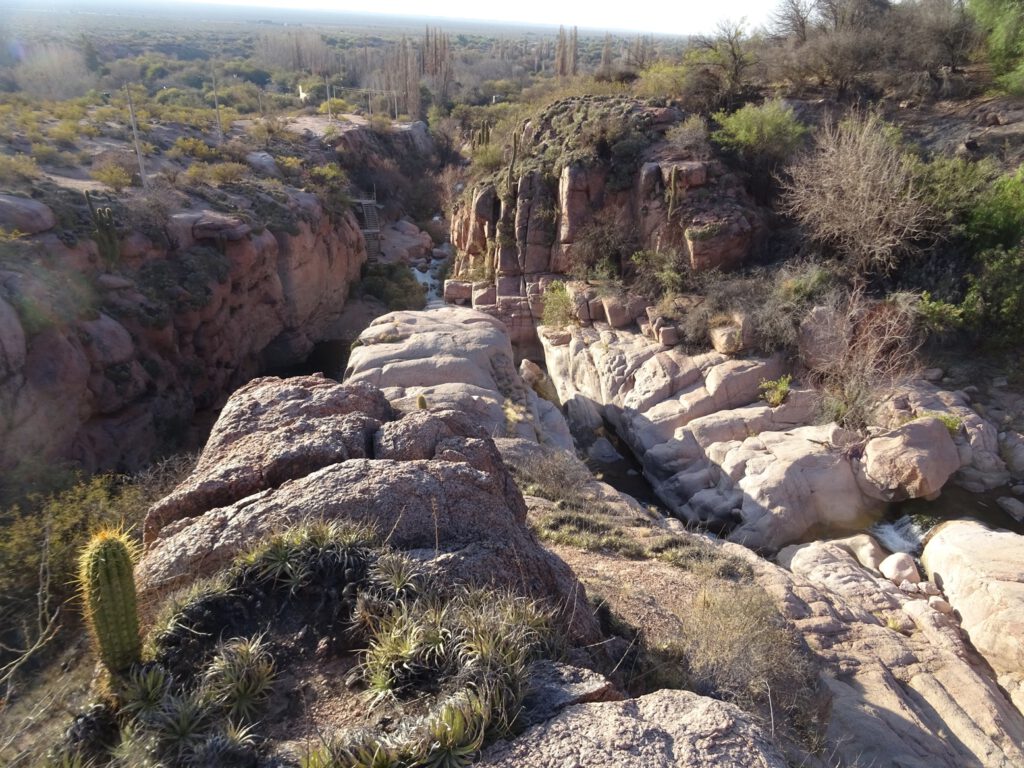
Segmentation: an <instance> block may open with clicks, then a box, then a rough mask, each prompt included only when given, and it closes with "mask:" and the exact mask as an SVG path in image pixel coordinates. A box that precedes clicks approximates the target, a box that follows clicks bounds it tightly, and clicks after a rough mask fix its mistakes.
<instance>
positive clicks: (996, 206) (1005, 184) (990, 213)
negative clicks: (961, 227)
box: [967, 168, 1024, 248]
mask: <svg viewBox="0 0 1024 768" xmlns="http://www.w3.org/2000/svg"><path fill="white" fill-rule="evenodd" d="M967 233H968V235H969V236H970V237H971V238H972V239H973V241H974V242H975V243H976V245H977V246H979V247H981V248H994V247H1002V248H1013V247H1014V246H1016V245H1018V244H1019V243H1020V242H1021V240H1022V239H1024V168H1020V169H1018V170H1017V172H1016V173H1012V174H1006V175H1004V176H1001V177H999V178H998V179H996V180H995V182H994V183H993V184H992V185H991V186H990V187H989V188H988V189H987V190H985V191H983V192H982V193H981V195H980V197H979V198H978V199H977V202H976V204H975V205H974V208H973V210H972V211H971V213H970V217H969V221H968V224H967Z"/></svg>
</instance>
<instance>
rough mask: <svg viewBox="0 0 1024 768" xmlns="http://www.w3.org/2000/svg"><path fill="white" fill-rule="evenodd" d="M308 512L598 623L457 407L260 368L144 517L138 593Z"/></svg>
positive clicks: (581, 631) (453, 572)
mask: <svg viewBox="0 0 1024 768" xmlns="http://www.w3.org/2000/svg"><path fill="white" fill-rule="evenodd" d="M308 519H324V520H334V519H341V520H349V521H354V522H359V523H367V524H370V525H372V526H374V527H375V528H376V529H377V531H378V532H379V533H380V535H381V536H382V537H383V538H385V539H386V540H387V541H388V542H389V543H390V544H391V545H392V546H395V547H397V548H400V549H404V550H412V551H414V552H417V553H419V556H421V557H422V558H423V559H425V560H429V561H430V562H431V563H432V564H433V565H434V567H436V568H439V569H443V570H444V571H445V572H446V573H447V574H449V575H450V576H452V577H453V578H456V579H458V580H461V581H466V582H469V583H475V584H497V585H500V586H504V587H508V588H511V589H514V590H517V591H519V592H521V593H523V594H528V595H531V596H534V597H537V598H540V599H543V600H546V601H548V602H550V603H551V604H552V605H554V606H555V607H556V608H557V609H558V611H559V612H560V615H562V616H563V617H564V619H565V622H566V624H567V625H568V627H569V630H570V633H571V635H572V636H573V637H574V638H576V639H577V640H580V641H588V639H589V640H590V641H592V640H593V639H594V637H595V634H596V625H595V622H594V619H593V616H592V614H591V612H590V610H589V609H588V608H587V605H586V596H585V593H584V591H583V590H582V589H581V588H580V586H579V584H578V583H577V582H576V579H575V577H574V576H573V575H572V572H571V571H569V569H568V568H567V567H566V566H565V565H564V564H563V563H562V562H561V561H560V560H558V558H557V557H555V556H553V555H551V554H549V553H548V552H547V551H546V550H544V549H543V548H542V547H541V546H540V545H539V544H538V543H537V541H536V540H535V539H534V537H533V535H532V534H531V533H530V532H529V530H528V529H527V527H526V524H525V521H526V507H525V505H524V503H523V499H522V496H521V495H520V493H519V491H518V489H517V488H516V486H515V484H514V483H513V481H512V478H511V476H510V475H509V473H508V470H507V469H506V468H505V465H504V462H503V461H502V459H501V456H500V454H499V453H498V451H497V449H496V448H495V446H494V443H493V441H492V440H491V439H490V438H489V437H488V436H487V434H486V432H484V431H482V430H481V429H480V428H479V427H478V426H477V425H475V424H473V423H472V420H471V419H468V418H467V417H466V415H465V414H464V413H461V412H457V411H451V410H446V409H443V408H438V409H434V410H431V411H429V412H424V411H416V412H412V413H409V414H406V415H405V416H402V417H401V418H398V416H397V414H395V413H394V412H393V411H392V410H391V407H390V406H389V405H388V404H387V402H386V401H384V399H383V397H382V396H381V393H380V392H379V391H377V390H375V389H374V388H372V387H369V386H368V385H366V384H344V385H343V384H337V383H333V382H329V381H326V380H324V379H322V378H319V377H300V378H292V379H276V378H265V379H258V380H256V381H254V382H252V383H251V384H250V385H249V386H247V387H245V388H243V389H241V390H239V391H238V392H236V393H235V394H234V395H233V396H232V398H231V400H230V401H229V403H228V405H227V406H226V407H225V409H224V411H223V413H222V415H221V418H220V419H219V420H218V423H217V425H216V426H215V427H214V430H213V435H212V436H211V439H210V442H209V444H208V445H207V447H206V448H205V449H204V451H203V454H202V456H201V457H200V460H199V464H198V465H197V467H196V470H195V471H194V472H193V474H192V476H191V477H189V478H187V479H186V480H185V481H184V482H183V483H182V485H181V486H180V487H179V488H178V489H176V490H175V491H174V492H173V493H172V494H171V495H170V496H169V497H168V498H167V499H165V500H164V501H163V502H160V503H159V504H157V505H156V506H155V507H154V508H153V510H152V511H151V512H150V515H149V517H148V518H147V521H146V537H147V544H146V551H145V554H144V555H143V557H142V559H141V561H140V563H139V565H138V581H139V585H140V590H141V591H142V593H143V594H150V595H151V594H153V593H155V592H163V591H166V590H168V589H171V588H174V587H178V586H181V585H183V584H185V583H188V582H190V581H193V580H195V579H196V578H199V577H201V576H203V575H206V574H210V573H212V572H214V571H215V570H216V569H218V568H220V567H222V566H224V565H225V564H227V563H228V562H230V560H231V558H232V557H234V556H235V555H236V554H238V553H239V552H241V551H243V550H244V549H246V548H247V547H250V546H252V545H253V544H254V543H255V542H257V541H259V540H260V538H261V537H263V536H265V535H266V534H268V533H271V532H274V531H278V530H282V529H284V528H287V527H289V526H293V525H295V524H298V523H301V522H302V521H304V520H308Z"/></svg>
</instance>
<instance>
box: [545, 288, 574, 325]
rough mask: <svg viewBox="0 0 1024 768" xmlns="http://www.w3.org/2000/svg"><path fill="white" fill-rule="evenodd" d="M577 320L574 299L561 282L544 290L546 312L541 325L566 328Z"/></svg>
mask: <svg viewBox="0 0 1024 768" xmlns="http://www.w3.org/2000/svg"><path fill="white" fill-rule="evenodd" d="M575 320H576V312H575V311H574V309H573V306H572V299H571V298H570V297H569V292H568V291H567V290H566V289H565V283H563V282H562V281H560V280H556V281H554V282H552V283H551V284H550V285H548V287H547V288H546V289H545V290H544V311H543V313H542V314H541V320H540V322H541V325H548V326H552V327H555V328H564V327H565V326H567V325H571V324H572V323H574V322H575Z"/></svg>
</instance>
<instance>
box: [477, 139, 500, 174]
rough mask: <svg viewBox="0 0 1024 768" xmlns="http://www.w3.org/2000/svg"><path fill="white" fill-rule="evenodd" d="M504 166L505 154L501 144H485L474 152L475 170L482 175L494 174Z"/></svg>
mask: <svg viewBox="0 0 1024 768" xmlns="http://www.w3.org/2000/svg"><path fill="white" fill-rule="evenodd" d="M504 164H505V153H504V152H503V151H502V148H501V145H500V144H497V143H492V144H483V145H481V146H479V147H477V148H476V149H474V150H473V169H474V170H475V171H478V172H479V173H481V174H487V173H493V172H494V171H496V170H498V169H499V168H501V166H502V165H504Z"/></svg>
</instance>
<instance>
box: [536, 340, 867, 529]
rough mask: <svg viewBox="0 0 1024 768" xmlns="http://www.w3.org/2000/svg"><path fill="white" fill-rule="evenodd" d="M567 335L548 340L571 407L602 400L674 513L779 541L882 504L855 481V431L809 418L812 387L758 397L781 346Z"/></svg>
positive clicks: (850, 520)
mask: <svg viewBox="0 0 1024 768" xmlns="http://www.w3.org/2000/svg"><path fill="white" fill-rule="evenodd" d="M567 335H568V338H562V337H558V338H555V337H553V336H550V335H546V334H544V333H542V334H541V341H542V343H543V345H544V349H545V354H546V359H547V363H548V374H549V375H550V376H551V378H552V380H553V381H554V382H555V386H556V387H557V388H558V393H559V397H560V399H561V400H562V402H563V403H567V404H568V406H569V411H570V416H571V415H572V413H573V410H574V408H575V410H576V411H577V412H587V411H588V410H589V409H593V408H595V404H596V408H597V410H598V416H602V415H603V416H604V417H605V418H607V419H608V420H609V421H610V422H611V423H612V424H613V425H615V427H616V429H617V431H618V433H619V435H620V436H621V437H622V438H623V439H624V440H625V441H626V442H627V444H628V445H629V447H630V448H631V449H632V451H633V452H634V453H635V454H636V455H637V456H638V457H639V458H640V459H641V461H642V463H643V467H644V474H645V475H646V477H647V479H648V480H649V481H651V483H652V485H653V487H654V489H655V492H656V493H657V494H658V496H659V497H660V498H661V500H662V501H663V502H664V503H665V504H666V505H667V506H668V507H669V508H670V509H671V510H672V511H673V512H674V513H675V514H676V515H678V516H679V517H681V518H683V519H685V520H688V521H692V522H702V523H705V524H708V525H709V526H711V527H712V528H715V527H718V528H728V529H735V530H734V532H733V534H732V537H733V538H734V540H736V541H739V542H742V543H744V544H747V545H748V546H751V547H755V548H763V549H778V548H779V547H782V546H785V545H786V544H788V543H790V542H792V541H796V540H798V539H800V538H801V536H803V535H804V533H805V532H806V531H808V530H809V529H810V528H811V527H812V526H815V525H824V526H827V527H833V528H837V529H846V530H856V529H857V528H858V527H860V526H862V525H863V524H864V523H865V522H867V521H869V520H870V519H871V517H872V516H873V515H875V514H876V513H877V512H878V511H879V510H880V508H881V501H880V495H879V494H876V495H875V496H874V497H873V496H870V495H868V494H865V493H864V492H863V489H862V488H861V487H860V485H859V483H858V478H857V475H856V472H855V467H854V464H853V462H852V460H851V458H850V456H849V452H848V451H847V450H846V447H847V445H848V444H849V443H850V442H852V441H853V436H852V435H850V434H848V433H846V432H844V431H843V430H841V429H839V428H838V427H836V426H834V425H832V426H826V427H807V426H805V425H807V424H809V423H811V422H812V421H813V420H814V418H815V397H814V393H813V392H812V391H811V390H808V389H801V388H799V387H794V388H793V389H792V390H791V391H790V393H789V395H788V397H787V399H786V401H785V402H784V403H783V404H782V405H780V406H779V407H777V408H772V407H770V406H769V405H768V404H767V403H765V402H764V401H762V400H760V399H759V396H760V384H761V382H762V381H763V380H765V379H776V378H778V377H780V376H781V375H783V374H784V373H785V371H786V368H785V365H784V361H783V360H782V359H781V358H780V357H770V358H745V359H731V358H729V357H727V356H726V355H723V354H721V353H719V352H708V353H706V354H702V355H694V356H690V355H687V354H685V353H683V352H682V351H681V350H679V349H669V350H665V349H663V348H662V347H661V345H659V344H657V343H655V342H653V341H651V340H649V339H647V338H645V337H644V336H642V335H641V334H638V333H633V332H629V331H622V330H612V329H609V328H607V327H606V326H603V325H601V324H598V325H597V327H592V328H573V329H571V331H570V332H567ZM575 404H579V405H575Z"/></svg>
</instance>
